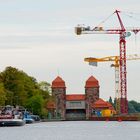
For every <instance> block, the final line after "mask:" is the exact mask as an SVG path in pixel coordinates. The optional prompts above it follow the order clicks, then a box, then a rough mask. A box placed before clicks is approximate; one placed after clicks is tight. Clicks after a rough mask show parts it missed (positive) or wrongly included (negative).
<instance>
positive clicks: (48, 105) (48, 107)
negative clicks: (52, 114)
mask: <svg viewBox="0 0 140 140" xmlns="http://www.w3.org/2000/svg"><path fill="white" fill-rule="evenodd" d="M55 107H56V105H55V102H53V101H49V102H48V103H47V109H55Z"/></svg>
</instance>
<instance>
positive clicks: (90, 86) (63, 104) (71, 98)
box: [48, 76, 111, 120]
mask: <svg viewBox="0 0 140 140" xmlns="http://www.w3.org/2000/svg"><path fill="white" fill-rule="evenodd" d="M99 88H100V86H99V82H98V80H97V79H96V78H95V77H94V76H90V77H89V78H88V79H87V81H86V82H85V94H68V95H66V85H65V81H64V80H63V79H62V78H61V77H59V76H57V77H56V78H55V79H54V80H53V81H52V94H53V96H54V97H55V101H54V104H55V105H53V106H52V108H51V106H49V107H48V108H49V112H50V113H52V110H54V112H53V114H55V116H56V117H59V118H61V119H63V120H84V119H89V118H90V117H92V116H93V115H95V111H96V110H100V109H104V108H106V109H110V108H111V105H110V104H109V103H108V102H105V101H104V100H102V99H100V98H99ZM98 107H99V108H98Z"/></svg>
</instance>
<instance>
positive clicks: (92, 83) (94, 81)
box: [85, 76, 99, 88]
mask: <svg viewBox="0 0 140 140" xmlns="http://www.w3.org/2000/svg"><path fill="white" fill-rule="evenodd" d="M90 87H99V82H98V80H97V79H96V78H95V77H93V76H90V77H89V78H88V80H87V81H86V85H85V88H90Z"/></svg>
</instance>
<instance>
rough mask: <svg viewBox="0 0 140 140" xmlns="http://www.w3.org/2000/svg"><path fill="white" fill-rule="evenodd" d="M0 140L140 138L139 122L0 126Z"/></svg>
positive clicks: (68, 122)
mask: <svg viewBox="0 0 140 140" xmlns="http://www.w3.org/2000/svg"><path fill="white" fill-rule="evenodd" d="M0 140H140V122H95V121H62V122H42V123H36V124H28V125H25V126H22V127H0Z"/></svg>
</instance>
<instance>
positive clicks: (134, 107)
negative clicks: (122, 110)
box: [109, 97, 140, 113]
mask: <svg viewBox="0 0 140 140" xmlns="http://www.w3.org/2000/svg"><path fill="white" fill-rule="evenodd" d="M109 102H110V103H111V104H112V105H113V106H114V108H115V104H116V100H115V99H114V101H112V98H111V97H110V98H109ZM128 113H140V103H139V102H136V101H134V100H131V101H128Z"/></svg>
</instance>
